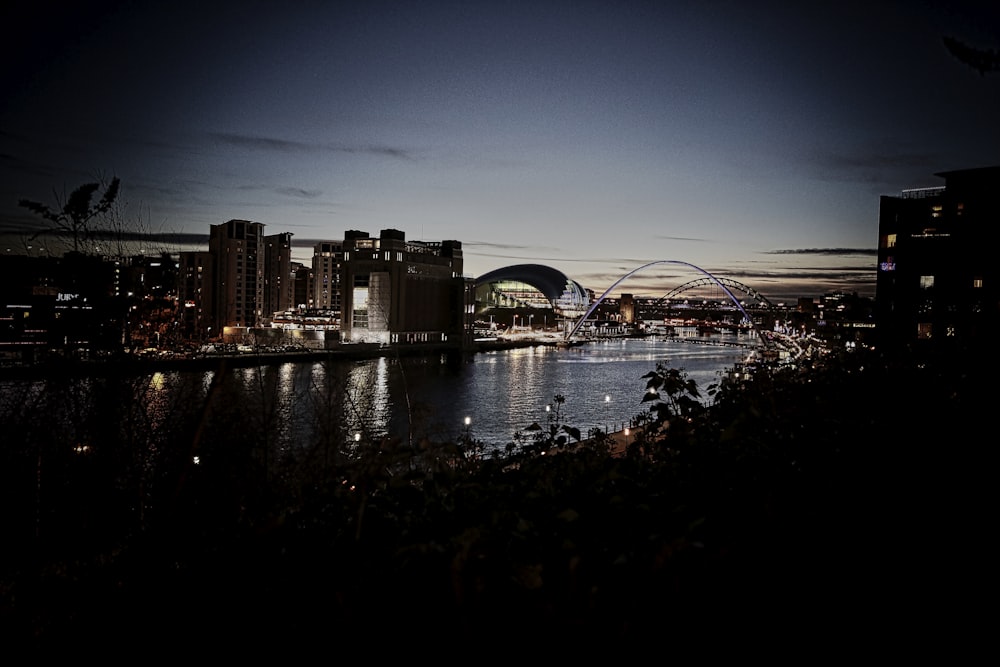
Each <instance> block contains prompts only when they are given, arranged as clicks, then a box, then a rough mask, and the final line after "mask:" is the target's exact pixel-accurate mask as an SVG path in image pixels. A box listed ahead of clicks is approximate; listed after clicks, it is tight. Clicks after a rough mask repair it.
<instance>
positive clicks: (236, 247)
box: [208, 220, 264, 331]
mask: <svg viewBox="0 0 1000 667" xmlns="http://www.w3.org/2000/svg"><path fill="white" fill-rule="evenodd" d="M263 246H264V225H263V223H260V222H250V221H249V220H229V221H228V222H225V223H222V224H220V225H212V226H211V227H210V229H209V238H208V251H209V252H210V253H211V254H212V260H213V264H214V276H213V283H214V286H215V294H214V296H215V298H214V301H213V304H212V315H213V319H214V321H215V329H216V331H220V330H225V329H226V328H231V329H244V328H248V327H254V326H257V325H259V324H261V323H262V320H263V318H264V253H263V250H264V247H263Z"/></svg>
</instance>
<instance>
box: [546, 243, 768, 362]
mask: <svg viewBox="0 0 1000 667" xmlns="http://www.w3.org/2000/svg"><path fill="white" fill-rule="evenodd" d="M657 264H683V265H684V266H688V267H691V268H692V269H694V270H696V271H698V272H699V273H702V274H704V276H705V279H706V280H708V281H710V284H713V285H718V286H719V287H720V288H721V289H722V291H723V292H725V293H726V296H727V297H728V298H729V300H730V301H731V302H732V303H733V305H734V306H736V308H737V309H738V310H739V311H740V312H741V313H743V317H744V319H746V321H747V322H749V323H750V325H751V326H752V327H753V328H754V331H755V332H756V333H757V336H758V338H759V339H760V340H761V342H763V343H764V344H765V345H767V343H768V339H767V337H765V336H764V335H763V334H762V333H761V332H760V330H759V329H757V325H755V324H754V323H753V318H751V317H750V315H749V313H747V311H746V309H745V308H744V307H743V304H742V303H740V302H739V300H738V299H737V298H736V297H735V296H734V295H733V292H732V290H730V289H729V285H728V284H727V283H726V282H723V280H725V279H723V278H716V277H715V276H713V275H712V274H711V273H709V272H708V271H706V270H705V269H703V268H701V267H700V266H695V265H694V264H691V263H689V262H682V261H680V260H677V259H661V260H657V261H655V262H649V263H647V264H643V265H642V266H640V267H638V268H635V269H632V270H631V271H629V272H628V273H626V274H625V275H624V276H622V277H621V278H619V279H618V280H616V281H615V282H614V283H613V284H612V285H611V287H609V288H608V289H606V290H604V294H602V295H601V296H600V297H599V298H598V299H597V300H596V301H594V303H593V304H591V306H590V308H588V309H587V311H586V312H585V313H584V314H583V316H582V317H580V319H579V320H577V322H576V324H575V325H573V328H572V329H570V330H569V331H567V332H566V336H565V339H566V340H569V339H571V338H572V337H573V335H574V334H576V332H577V330H578V329H579V328H580V327H581V326H583V323H584V322H585V321H586V320H587V318H588V317H590V315H591V313H593V312H594V311H595V310H597V307H598V306H599V305H601V302H602V301H604V299H605V297H607V296H608V294H610V293H611V290H613V289H615V288H616V287H618V285H620V284H621V283H622V282H624V281H625V280H627V279H628V278H631V277H632V276H633V275H635V274H636V273H638V272H639V271H642V270H643V269H647V268H649V267H651V266H655V265H657ZM727 282H729V283H732V282H734V281H727ZM706 284H709V283H706ZM737 284H738V283H737ZM682 287H683V285H682ZM743 287H746V286H745V285H744V286H743ZM672 293H673V292H671V294H672ZM664 298H666V297H664Z"/></svg>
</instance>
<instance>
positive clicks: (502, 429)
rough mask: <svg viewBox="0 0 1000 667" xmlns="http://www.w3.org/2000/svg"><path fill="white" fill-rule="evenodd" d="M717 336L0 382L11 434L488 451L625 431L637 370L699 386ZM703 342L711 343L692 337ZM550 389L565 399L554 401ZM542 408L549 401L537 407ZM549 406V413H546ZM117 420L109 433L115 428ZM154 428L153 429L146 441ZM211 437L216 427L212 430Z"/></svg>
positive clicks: (730, 338) (708, 373) (90, 442)
mask: <svg viewBox="0 0 1000 667" xmlns="http://www.w3.org/2000/svg"><path fill="white" fill-rule="evenodd" d="M713 338H714V340H715V341H716V342H729V343H730V346H726V345H706V344H694V343H692V342H689V341H691V340H694V341H695V342H699V341H698V340H697V339H694V338H690V339H688V342H685V341H684V340H680V339H678V338H660V339H652V338H629V339H625V338H619V339H608V340H604V341H595V342H589V343H585V344H583V345H579V346H575V347H570V348H559V347H555V346H552V345H536V346H532V347H521V348H513V349H505V350H497V351H490V352H478V353H476V354H474V355H471V356H469V357H468V358H467V359H465V360H463V361H460V362H455V361H453V360H452V361H449V360H448V359H446V358H444V357H438V356H437V355H432V356H426V357H400V358H396V357H392V356H386V357H381V358H375V359H365V360H355V361H348V360H338V361H332V362H329V361H328V362H294V363H284V364H273V365H263V366H250V367H245V368H229V369H228V370H226V371H225V372H224V373H221V372H219V371H213V370H208V371H206V370H197V371H195V370H171V371H165V372H155V373H149V374H146V375H141V376H138V377H132V378H114V377H110V378H107V377H61V378H59V379H55V378H48V379H34V380H31V381H27V380H22V381H12V380H8V381H4V382H2V383H0V410H2V412H3V415H2V416H3V418H4V422H5V424H6V425H11V426H12V427H14V428H12V429H9V430H8V434H7V435H8V436H10V437H17V434H22V436H23V437H27V438H29V439H31V440H35V441H39V440H42V441H47V442H58V441H61V440H66V441H70V442H73V443H77V444H78V445H79V446H81V447H91V446H96V445H99V444H100V443H101V442H108V441H109V439H110V438H115V439H122V438H125V439H128V440H132V441H142V442H143V443H148V442H149V441H150V439H151V438H152V439H153V440H155V441H157V442H167V441H169V440H168V439H167V435H168V434H169V435H170V436H171V437H173V438H174V439H175V440H176V437H177V435H178V434H181V436H180V437H181V438H182V439H189V438H190V437H191V436H190V435H184V433H186V432H185V431H183V430H182V429H183V428H185V427H182V425H185V424H186V425H187V426H186V428H187V429H188V431H187V433H189V432H190V431H192V430H195V429H197V432H198V433H208V432H216V433H218V434H220V435H227V436H231V435H235V434H242V435H243V437H247V438H256V439H260V438H261V437H262V435H261V434H264V436H263V437H265V438H266V440H267V441H268V442H270V443H272V444H273V445H274V446H275V448H276V449H277V450H278V451H281V450H284V449H288V448H294V449H301V448H303V447H308V446H309V444H310V443H311V442H313V441H315V440H317V439H318V438H322V439H324V441H326V442H330V443H331V444H333V443H332V439H335V438H336V439H341V442H343V441H344V440H348V441H350V440H352V439H355V438H357V439H361V438H365V440H367V441H372V440H374V439H377V438H381V437H384V436H396V437H398V438H400V439H403V440H409V441H410V442H416V441H419V440H420V439H421V438H428V439H430V440H432V441H438V442H441V441H448V440H455V439H457V438H459V437H460V436H463V435H464V436H466V437H469V438H473V439H475V440H477V441H479V442H481V443H483V444H484V445H485V447H486V449H487V450H489V449H491V448H494V447H504V446H506V445H508V444H509V443H511V442H514V441H515V434H517V433H519V432H520V433H524V432H525V429H527V428H528V427H529V426H530V425H531V424H532V423H533V422H538V423H539V424H542V425H545V424H546V422H547V421H551V420H553V419H555V418H556V416H557V415H558V422H559V423H561V424H565V425H567V426H570V427H574V428H577V429H579V430H580V432H581V434H582V435H583V436H586V435H587V434H588V433H589V432H590V431H591V430H592V429H594V428H600V429H602V430H608V429H610V430H620V429H621V428H622V427H623V425H625V424H627V423H628V421H629V420H630V419H632V418H633V417H635V415H637V414H639V413H640V412H644V411H646V409H647V407H648V404H645V405H644V404H643V402H642V397H643V393H644V391H645V387H646V384H645V383H646V381H645V380H644V379H643V375H645V374H646V373H648V372H649V371H652V370H655V369H656V366H657V364H658V363H662V364H664V365H666V366H670V367H673V368H678V369H682V370H684V371H685V372H686V373H687V374H688V376H689V377H690V378H691V379H693V380H694V381H695V382H696V384H697V386H698V387H699V389H700V390H701V391H702V393H703V395H706V394H707V390H708V388H709V386H710V385H712V384H714V383H716V382H718V380H719V379H720V377H721V375H722V374H723V373H724V372H725V371H726V370H727V369H729V368H731V367H732V366H733V365H734V364H735V363H736V362H738V361H739V360H740V359H742V358H743V357H745V356H746V354H747V352H748V350H747V348H744V347H738V346H732V344H733V343H738V342H742V341H746V342H749V339H748V338H739V337H737V335H736V334H723V335H715V336H713ZM700 342H706V341H705V340H701V341H700ZM556 397H561V398H562V400H561V401H557V400H556ZM546 406H549V411H547V410H546ZM553 410H557V411H558V412H553ZM111 424H116V425H117V428H116V430H115V433H114V434H112V433H110V430H111ZM153 434H159V435H156V436H155V437H153ZM217 437H218V436H217Z"/></svg>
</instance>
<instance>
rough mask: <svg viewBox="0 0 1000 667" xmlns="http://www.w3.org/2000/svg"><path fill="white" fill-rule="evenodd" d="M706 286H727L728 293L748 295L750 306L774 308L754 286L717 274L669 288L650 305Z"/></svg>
mask: <svg viewBox="0 0 1000 667" xmlns="http://www.w3.org/2000/svg"><path fill="white" fill-rule="evenodd" d="M706 287H707V288H710V289H716V290H717V289H719V288H720V287H723V288H728V290H729V293H730V294H731V293H732V292H733V291H736V292H741V293H743V294H745V295H746V296H748V297H750V299H751V300H752V303H751V304H750V306H751V307H752V308H755V309H761V310H770V309H772V308H774V304H772V303H771V302H770V301H768V300H767V297H765V296H764V295H763V294H761V293H760V292H758V291H757V290H755V289H754V288H752V287H749V286H748V285H744V284H743V283H741V282H737V281H735V280H732V279H730V278H719V277H717V276H711V277H701V278H696V279H695V280H691V281H689V282H686V283H684V284H683V285H680V286H679V287H675V288H674V289H672V290H670V291H669V292H667V293H666V294H664V295H663V296H661V297H660V298H659V299H657V300H656V301H655V302H653V304H652V305H653V306H654V307H655V306H662V305H665V304H667V303H669V302H670V301H671V300H672V299H676V298H678V297H680V296H681V295H683V294H685V293H689V292H698V291H700V290H701V289H702V288H706Z"/></svg>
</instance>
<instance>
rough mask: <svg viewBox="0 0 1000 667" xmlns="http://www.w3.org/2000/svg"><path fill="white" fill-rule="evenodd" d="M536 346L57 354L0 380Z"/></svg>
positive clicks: (4, 372)
mask: <svg viewBox="0 0 1000 667" xmlns="http://www.w3.org/2000/svg"><path fill="white" fill-rule="evenodd" d="M538 345H546V346H554V345H556V342H555V341H553V340H545V339H538V340H536V339H520V340H510V339H505V340H496V341H482V340H480V341H476V342H475V343H474V344H473V345H471V346H468V347H462V346H460V345H448V344H434V343H413V344H409V345H381V344H378V343H348V344H343V343H341V344H338V345H337V346H336V347H331V348H326V349H322V350H301V351H284V352H263V351H254V352H244V353H222V354H197V355H187V356H164V357H151V358H146V357H140V356H137V355H123V356H121V357H114V358H107V359H71V358H61V357H58V356H53V357H51V358H48V359H44V360H41V361H37V362H31V363H17V364H9V365H0V380H13V379H32V378H37V379H42V378H46V377H52V376H64V375H95V376H99V375H108V374H122V375H142V374H146V373H156V372H165V371H176V370H213V369H215V368H221V367H228V368H249V367H254V366H258V367H259V366H272V365H278V364H286V363H301V362H322V361H330V360H337V361H355V360H365V359H377V358H379V357H418V356H427V355H434V354H440V355H448V356H452V357H454V358H455V359H460V358H462V357H464V356H466V355H469V354H476V353H479V352H492V351H496V350H509V349H514V348H522V347H535V346H538Z"/></svg>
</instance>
